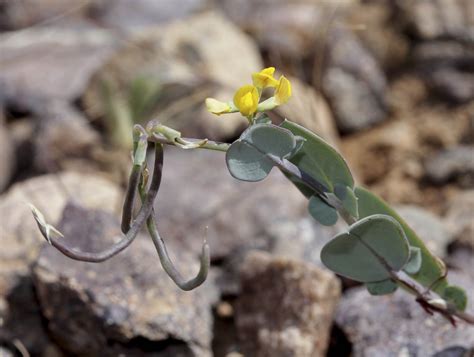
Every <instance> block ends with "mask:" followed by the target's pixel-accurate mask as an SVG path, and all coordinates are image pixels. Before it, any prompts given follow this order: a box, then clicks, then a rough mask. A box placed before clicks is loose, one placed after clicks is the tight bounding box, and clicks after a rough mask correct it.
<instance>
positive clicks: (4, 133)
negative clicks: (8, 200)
mask: <svg viewBox="0 0 474 357" xmlns="http://www.w3.org/2000/svg"><path fill="white" fill-rule="evenodd" d="M1 110H2V108H1V105H0V111H1ZM14 155H15V150H14V146H13V141H12V139H11V136H10V133H9V132H8V130H7V128H6V127H5V126H4V125H3V121H2V118H1V112H0V192H2V191H3V190H4V189H5V188H6V187H7V185H8V184H9V183H10V179H11V176H12V175H13V170H14V165H15V156H14Z"/></svg>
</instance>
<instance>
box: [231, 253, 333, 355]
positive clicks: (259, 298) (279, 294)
mask: <svg viewBox="0 0 474 357" xmlns="http://www.w3.org/2000/svg"><path fill="white" fill-rule="evenodd" d="M241 283H242V293H241V295H240V296H239V299H238V303H237V309H236V323H237V328H238V332H239V337H240V339H241V342H242V351H243V352H244V354H245V355H249V356H302V357H303V356H314V357H315V356H324V355H325V352H326V349H327V346H328V342H329V341H328V339H329V333H330V329H331V323H332V318H333V316H332V315H333V311H334V309H335V307H336V303H337V300H338V298H339V295H340V285H339V282H338V280H337V279H336V277H335V276H334V275H333V274H332V273H330V272H327V271H325V270H321V269H319V268H316V267H314V266H311V265H308V264H305V263H302V262H297V261H292V260H287V259H281V258H272V257H271V256H270V255H267V254H264V253H257V252H255V253H251V254H250V255H249V256H248V257H247V259H246V261H245V263H244V264H243V266H242V274H241Z"/></svg>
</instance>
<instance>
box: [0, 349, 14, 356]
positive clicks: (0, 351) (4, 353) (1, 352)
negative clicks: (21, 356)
mask: <svg viewBox="0 0 474 357" xmlns="http://www.w3.org/2000/svg"><path fill="white" fill-rule="evenodd" d="M13 356H14V354H13V352H12V351H10V350H7V349H6V348H4V347H0V357H13Z"/></svg>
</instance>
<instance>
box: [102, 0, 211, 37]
mask: <svg viewBox="0 0 474 357" xmlns="http://www.w3.org/2000/svg"><path fill="white" fill-rule="evenodd" d="M207 2H208V1H206V0H178V1H176V0H160V1H154V0H106V1H102V4H100V5H99V6H96V8H97V9H96V11H95V16H94V17H95V19H96V20H97V21H99V22H100V23H101V24H102V25H104V26H106V27H112V28H115V29H121V30H128V31H131V30H133V31H137V30H140V29H143V28H145V27H151V26H154V25H156V24H159V23H164V22H167V21H170V20H175V19H180V18H184V17H186V16H189V15H190V14H193V13H196V12H198V11H200V10H203V9H204V8H205V7H206V5H207Z"/></svg>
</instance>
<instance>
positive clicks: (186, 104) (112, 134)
mask: <svg viewBox="0 0 474 357" xmlns="http://www.w3.org/2000/svg"><path fill="white" fill-rule="evenodd" d="M0 31H1V32H0V193H1V195H0V242H1V247H2V248H1V249H0V356H27V355H31V356H44V357H46V356H48V357H49V356H52V357H53V356H54V357H61V356H76V355H77V356H118V355H126V356H228V357H236V356H242V355H245V356H303V357H304V356H337V357H340V356H342V357H344V356H361V357H362V356H410V357H424V356H433V357H435V356H436V357H448V356H449V357H465V356H472V355H473V353H474V328H472V327H467V326H465V325H460V326H459V327H458V328H457V329H453V328H452V327H451V326H450V325H449V324H448V323H447V322H446V321H444V320H442V319H441V318H440V317H436V316H435V317H433V316H429V315H426V314H425V313H424V311H423V310H422V309H420V307H419V306H417V304H416V303H415V302H414V301H413V300H412V299H411V298H410V297H409V296H408V295H406V294H404V293H402V292H397V293H395V294H394V295H393V296H386V297H371V296H369V295H368V293H367V292H366V291H365V289H363V288H361V287H358V286H357V285H356V284H354V283H352V282H349V281H347V280H341V279H339V278H338V277H337V276H335V275H334V274H332V273H331V272H329V271H328V270H326V269H325V268H324V267H323V266H322V264H321V262H320V259H319V251H320V249H321V247H322V246H323V245H324V244H325V242H327V241H328V240H329V239H331V237H332V236H333V235H334V234H336V233H337V232H339V231H341V230H342V229H344V226H343V225H342V224H341V225H339V224H338V225H337V226H336V227H330V228H327V227H323V226H320V225H319V224H317V223H316V222H315V221H314V220H312V219H311V218H310V217H309V216H308V214H307V213H306V202H305V199H304V198H303V197H302V196H301V195H300V193H299V192H298V191H297V190H296V189H295V188H294V187H293V186H292V185H291V184H290V183H289V182H287V181H286V180H285V178H284V177H282V176H281V175H279V174H278V173H277V172H273V173H272V174H271V175H270V176H269V177H268V178H267V179H266V180H265V181H263V182H260V183H256V184H248V183H242V182H237V181H235V180H234V179H232V178H231V177H230V176H229V174H228V173H227V170H226V167H225V163H224V160H223V159H222V154H220V153H215V152H204V151H199V152H189V151H186V152H185V151H181V150H178V149H175V148H167V149H166V152H165V166H164V177H163V183H162V187H161V189H160V193H159V195H158V199H157V202H156V207H155V208H156V211H157V213H158V217H159V225H160V231H161V233H162V235H163V236H164V237H165V239H166V241H167V244H168V246H169V249H170V252H171V255H172V257H173V258H174V260H175V261H177V262H179V264H178V266H179V268H180V269H181V270H182V271H183V274H186V276H188V275H192V274H193V273H194V272H195V271H196V270H197V268H198V259H197V257H198V254H199V251H200V245H201V243H202V240H203V238H204V237H207V240H208V241H209V243H210V246H211V253H212V268H211V274H210V278H209V279H208V281H207V282H206V283H205V284H204V285H203V286H202V287H200V288H199V289H197V290H196V291H193V292H190V293H189V292H188V293H186V292H181V291H180V290H178V289H177V288H176V287H175V286H174V284H173V283H172V282H171V281H170V280H169V279H168V277H167V276H166V275H165V273H164V272H163V271H162V269H161V267H160V265H159V261H158V258H157V256H156V252H155V250H154V248H153V245H152V244H151V242H150V241H149V240H148V238H147V236H146V235H143V236H139V237H138V239H137V241H136V242H135V243H134V244H133V245H132V246H131V247H130V248H129V249H127V250H126V251H124V252H123V253H121V254H120V255H118V256H117V257H115V258H113V259H111V260H110V261H108V262H106V263H103V264H96V265H95V264H88V263H79V262H74V261H71V260H68V259H66V258H65V257H63V256H62V255H60V254H59V253H58V252H56V251H55V250H54V249H52V248H51V247H49V246H48V245H46V244H45V243H44V241H43V239H42V238H41V237H40V234H39V233H38V231H37V227H36V225H35V222H34V221H33V218H32V216H31V214H30V212H29V208H28V206H27V203H28V202H32V203H33V204H35V205H36V206H37V207H38V208H39V209H40V210H41V211H42V212H43V213H44V214H45V216H46V218H47V220H48V221H49V222H52V223H54V224H55V225H56V226H58V227H59V228H60V229H61V231H62V232H64V233H66V235H67V236H68V237H70V239H71V240H70V243H71V244H73V245H74V246H77V247H80V248H83V249H100V248H102V247H104V246H106V245H107V244H110V243H111V238H110V237H112V236H113V235H114V234H115V233H117V232H118V229H119V223H118V217H119V212H120V209H121V205H122V199H123V192H124V187H125V184H126V180H127V176H128V170H129V168H130V160H129V154H128V152H129V147H130V146H129V145H130V135H129V132H130V127H131V125H132V124H133V123H134V122H146V121H147V120H148V119H150V118H154V117H158V118H159V119H160V120H161V121H162V122H164V123H166V124H167V125H169V126H172V127H175V128H177V129H179V130H182V131H183V132H184V133H185V134H186V135H187V136H193V137H209V138H212V139H215V140H222V141H231V140H233V139H235V138H236V137H237V136H238V135H239V133H240V131H241V130H242V128H243V127H244V124H245V123H244V122H242V120H241V119H239V118H238V117H226V118H216V117H213V116H211V115H210V114H208V113H207V112H206V111H205V109H204V106H203V101H204V98H206V97H208V96H214V97H217V98H219V99H227V98H230V97H231V96H232V95H233V91H234V90H235V88H236V87H238V86H240V85H242V84H244V82H245V81H246V79H247V78H248V76H249V74H250V73H251V72H254V71H256V70H258V69H260V68H263V67H264V66H266V65H274V66H276V67H277V68H278V69H279V70H281V71H282V72H284V73H285V74H286V75H288V76H289V77H291V81H292V83H293V88H294V93H293V96H294V97H293V99H292V100H291V101H290V102H289V103H288V104H286V105H285V106H282V107H281V108H279V109H278V110H277V111H275V112H273V113H271V115H272V119H273V120H274V121H275V122H278V121H279V120H281V119H282V118H284V117H288V118H290V119H291V120H293V121H297V122H299V123H301V124H303V125H305V126H306V127H308V128H310V129H311V130H313V131H315V132H317V133H318V134H320V135H321V136H323V137H324V138H326V139H327V140H328V141H329V142H331V143H332V144H334V145H335V146H336V147H337V148H338V149H339V150H340V151H341V152H342V153H344V156H345V157H346V158H347V161H348V163H349V166H350V167H351V168H352V170H353V172H354V174H355V176H356V177H357V180H358V182H359V183H360V184H363V185H366V186H368V187H370V188H371V189H372V190H374V191H375V192H377V193H378V194H380V195H382V196H383V197H384V198H385V199H387V200H388V201H389V202H390V203H392V204H394V205H395V206H396V207H397V209H398V211H399V213H400V214H401V215H402V216H403V217H404V218H406V220H407V222H408V223H409V224H410V225H412V227H413V228H415V230H416V231H417V232H419V234H420V236H421V237H422V238H423V239H424V240H425V241H426V242H427V244H428V246H429V247H430V248H431V249H432V250H433V251H434V252H436V253H437V254H438V255H439V256H440V257H442V258H443V259H444V260H445V261H446V262H447V263H448V266H449V268H450V278H452V280H453V281H454V282H455V283H459V284H460V285H462V286H464V287H466V288H467V290H468V295H469V296H470V298H471V305H470V306H469V309H470V310H471V311H473V309H474V306H473V305H472V300H473V299H474V295H473V291H474V285H473V284H474V275H473V272H474V253H473V250H474V225H473V222H474V217H473V213H472V212H473V211H474V145H473V144H474V2H472V1H470V0H436V1H431V0H420V1H416V2H414V1H404V0H393V1H389V0H366V1H361V0H360V1H359V0H343V1H338V2H337V4H335V2H331V1H321V0H299V1H296V0H294V1H283V0H260V1H257V0H214V1H213V0H179V1H177V0H162V1H161V0H160V1H156V0H89V1H84V2H82V1H81V2H79V1H72V0H46V1H35V0H3V1H1V0H0ZM206 227H207V228H206Z"/></svg>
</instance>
